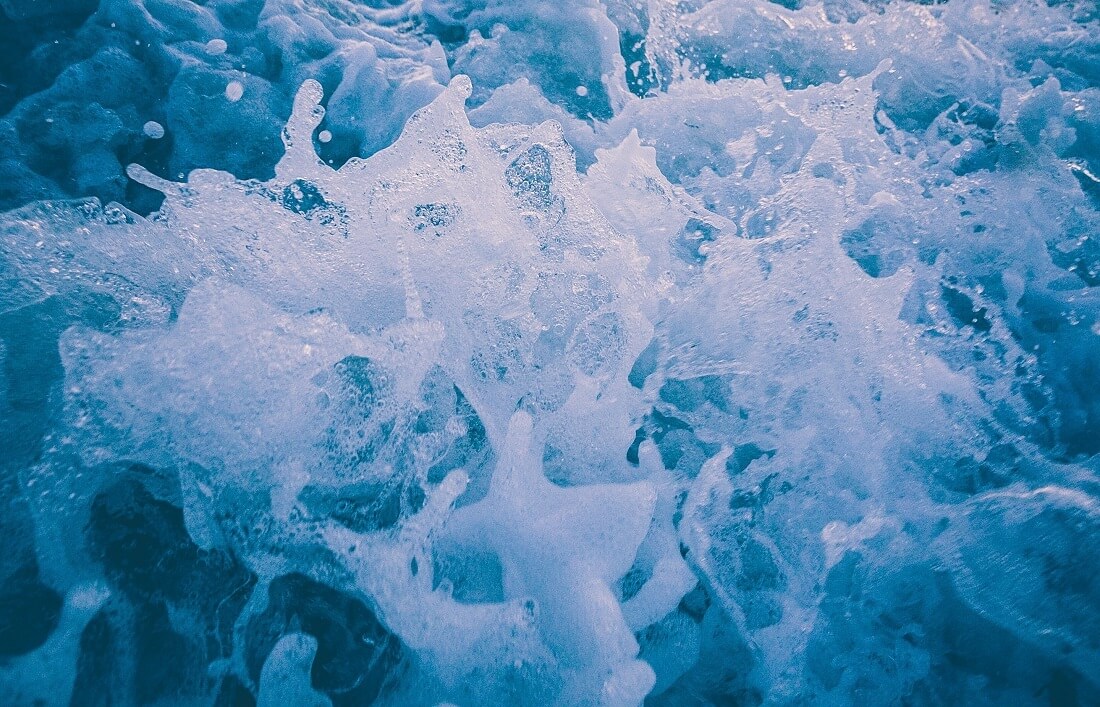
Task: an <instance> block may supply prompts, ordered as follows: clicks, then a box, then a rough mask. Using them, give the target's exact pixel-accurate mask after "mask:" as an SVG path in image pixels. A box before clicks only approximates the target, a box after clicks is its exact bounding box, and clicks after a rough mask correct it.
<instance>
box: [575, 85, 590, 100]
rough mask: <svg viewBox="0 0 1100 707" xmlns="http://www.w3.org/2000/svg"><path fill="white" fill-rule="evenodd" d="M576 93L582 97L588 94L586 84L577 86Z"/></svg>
mask: <svg viewBox="0 0 1100 707" xmlns="http://www.w3.org/2000/svg"><path fill="white" fill-rule="evenodd" d="M577 95H578V96H580V97H581V98H584V97H585V96H587V95H588V86H577Z"/></svg>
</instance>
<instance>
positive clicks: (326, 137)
mask: <svg viewBox="0 0 1100 707" xmlns="http://www.w3.org/2000/svg"><path fill="white" fill-rule="evenodd" d="M317 139H318V140H320V141H321V142H331V141H332V133H330V132H329V131H328V130H322V131H321V132H320V133H318V134H317Z"/></svg>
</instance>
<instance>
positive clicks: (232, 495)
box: [0, 0, 1100, 705]
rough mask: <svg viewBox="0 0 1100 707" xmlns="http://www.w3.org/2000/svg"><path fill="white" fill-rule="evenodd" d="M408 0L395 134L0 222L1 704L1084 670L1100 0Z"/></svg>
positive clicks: (690, 687)
mask: <svg viewBox="0 0 1100 707" xmlns="http://www.w3.org/2000/svg"><path fill="white" fill-rule="evenodd" d="M424 5H425V7H424V8H422V10H421V11H422V13H423V14H422V15H419V16H418V17H419V18H420V20H419V21H423V22H426V23H428V24H430V26H432V27H433V28H434V29H433V31H434V32H436V33H437V34H440V35H445V34H446V33H447V32H448V31H452V30H453V31H455V32H457V30H456V29H455V28H457V27H465V28H466V29H464V30H463V31H464V32H467V34H464V35H463V39H462V41H458V40H457V39H455V41H453V42H448V46H447V51H448V53H449V55H450V57H451V58H452V64H453V65H454V66H455V67H457V68H461V69H463V70H464V71H465V72H466V73H467V74H469V75H470V76H472V77H473V80H471V78H470V77H469V76H467V75H465V74H459V75H456V76H455V77H454V78H451V79H450V80H449V82H448V85H447V86H446V87H445V88H440V91H439V92H438V95H436V93H435V92H429V93H431V96H429V97H427V98H425V100H424V102H423V105H422V107H419V108H418V109H417V110H415V111H411V110H410V111H409V113H410V115H409V117H408V120H407V121H406V122H404V124H403V128H402V129H401V131H400V134H399V136H396V137H394V138H393V139H392V140H390V141H389V142H391V143H392V144H389V143H387V144H388V146H385V147H384V149H380V150H378V151H374V150H373V148H372V150H370V151H369V152H371V153H372V154H370V155H369V156H367V157H363V158H359V157H355V158H352V159H350V160H348V161H346V162H344V163H343V164H342V165H341V166H339V167H335V166H334V165H333V164H330V163H329V160H327V159H326V158H325V157H323V156H322V155H324V154H325V152H324V151H325V150H326V149H328V148H327V147H326V146H327V145H329V144H330V143H331V142H333V141H335V142H339V141H340V140H341V139H343V138H342V137H341V133H340V124H339V123H333V122H332V121H331V120H329V119H328V118H327V117H326V115H327V113H328V111H329V110H334V109H335V110H337V111H343V110H344V108H340V106H341V105H343V103H342V102H346V101H348V100H351V98H350V97H349V96H351V95H354V96H355V97H356V100H360V101H361V102H366V103H369V101H368V100H367V98H365V96H366V97H369V95H371V94H370V91H369V90H368V89H367V88H363V87H362V86H360V88H359V89H357V91H358V92H357V93H356V92H355V91H352V92H351V93H348V91H350V89H346V88H345V85H346V84H347V82H346V81H345V82H343V83H340V84H339V85H340V87H341V88H338V89H337V90H336V91H335V92H330V93H329V95H328V96H327V97H326V95H325V93H326V92H325V89H324V87H323V86H322V83H321V82H319V81H316V80H313V79H309V80H305V81H304V82H303V83H301V85H300V88H299V89H298V91H297V93H296V94H295V96H294V98H293V107H292V113H291V115H290V118H289V120H288V122H287V123H286V125H285V127H284V128H283V129H282V131H281V138H282V144H283V147H284V152H283V154H282V156H281V157H280V158H279V159H278V161H277V163H276V164H275V165H274V167H273V175H269V176H270V178H266V179H240V178H237V177H235V176H233V175H232V174H230V173H229V172H225V171H219V170H216V169H211V168H203V169H196V170H193V171H191V172H190V174H189V176H188V177H187V178H186V180H185V181H179V180H177V179H174V178H168V177H172V176H173V175H172V174H169V175H168V176H167V177H165V176H157V175H156V174H155V173H154V172H156V170H155V169H147V168H146V167H142V166H137V165H130V166H129V167H128V168H127V174H128V177H129V179H131V180H132V181H133V182H134V183H135V184H140V185H143V186H144V187H147V188H150V189H153V190H156V191H157V192H160V193H161V194H163V196H164V201H163V204H162V205H161V207H160V208H159V209H158V210H156V211H154V212H153V213H152V214H150V215H148V216H143V215H141V214H139V213H136V212H135V211H132V210H130V209H129V208H127V207H126V206H124V205H122V204H119V203H114V202H112V203H108V204H107V205H105V206H104V205H103V204H102V203H101V202H100V201H99V200H97V199H88V200H78V201H59V200H54V201H40V202H35V203H32V204H29V205H27V206H24V207H22V208H19V209H16V210H13V211H10V212H7V213H5V214H3V215H0V243H2V250H0V256H2V259H0V274H2V276H0V336H2V344H0V361H2V363H3V366H4V369H3V370H4V376H2V377H0V410H2V412H3V415H4V419H5V426H6V428H7V429H8V430H10V432H9V431H6V432H5V433H4V439H5V440H6V446H7V447H8V449H7V451H5V452H4V456H3V457H2V458H3V466H2V471H3V474H4V476H3V483H4V484H5V486H4V489H5V491H4V493H5V494H6V495H5V499H6V500H7V499H9V498H10V504H11V508H12V509H13V511H12V513H11V514H9V519H8V520H5V521H2V522H0V526H2V527H3V528H5V529H6V530H8V533H9V535H10V536H11V537H16V538H22V539H23V540H22V541H21V543H22V544H19V545H18V546H16V545H15V543H14V542H13V547H17V549H16V550H15V551H13V552H12V553H11V555H12V559H11V560H5V561H4V563H6V564H4V563H0V567H3V568H5V572H6V574H5V575H4V576H6V577H11V578H12V580H11V583H10V586H11V589H10V590H9V589H7V588H5V590H4V593H3V595H2V596H0V602H2V603H0V616H2V617H5V618H4V619H3V620H4V621H6V622H7V623H6V624H5V623H3V622H0V651H2V655H0V661H2V662H0V697H2V700H0V701H4V702H6V703H11V704H32V703H35V702H36V701H38V702H42V703H47V704H54V703H69V702H70V699H71V700H72V702H79V701H80V700H81V699H95V700H103V701H107V702H112V703H113V702H118V703H124V704H129V703H135V704H149V703H156V702H171V703H181V704H191V703H196V704H208V703H210V704H237V703H240V704H253V703H255V704H261V705H276V704H293V705H298V704H303V705H313V704H317V705H325V704H337V705H343V704H348V705H352V704H354V705H361V704H369V703H373V702H378V703H381V704H426V705H431V704H562V705H574V704H592V705H637V704H641V703H643V702H645V703H647V704H674V705H682V704H683V705H687V704H746V705H756V704H765V703H767V704H779V703H792V704H793V703H802V702H813V701H818V702H822V703H827V704H833V703H836V704H866V703H873V704H877V703H892V702H906V703H912V704H920V705H924V704H928V705H933V704H946V703H952V702H966V703H975V704H986V703H988V704H1088V703H1091V702H1095V701H1097V700H1100V672H1098V669H1097V666H1098V665H1100V642H1098V637H1100V608H1098V607H1100V579H1098V577H1100V556H1097V551H1096V547H1097V543H1096V541H1097V540H1098V539H1100V507H1098V506H1097V503H1098V500H1097V499H1098V498H1100V485H1098V476H1097V473H1098V472H1100V466H1098V461H1097V460H1098V459H1100V456H1098V453H1100V441H1098V440H1100V368H1098V367H1097V361H1098V360H1100V358H1098V357H1097V354H1098V353H1100V339H1098V338H1097V334H1096V331H1097V325H1098V322H1100V300H1097V297H1096V292H1095V286H1096V285H1097V284H1098V283H1100V271H1098V268H1100V260H1098V258H1100V250H1098V249H1097V245H1096V237H1097V233H1100V211H1098V202H1097V197H1096V194H1097V192H1096V186H1095V185H1096V179H1095V176H1094V175H1095V173H1096V164H1095V162H1096V154H1095V150H1094V148H1095V147H1096V144H1097V142H1096V140H1097V135H1100V133H1098V132H1097V131H1098V130H1100V112H1098V108H1100V102H1098V99H1097V95H1098V94H1097V91H1098V90H1100V89H1098V88H1097V85H1096V80H1097V76H1096V74H1095V71H1093V69H1092V68H1091V67H1092V64H1090V63H1088V62H1087V61H1085V60H1084V59H1083V58H1082V57H1093V58H1095V57H1098V56H1100V54H1098V53H1097V51H1096V50H1097V46H1100V45H1098V44H1097V42H1100V34H1098V32H1100V29H1098V27H1100V25H1098V24H1097V23H1098V19H1097V18H1096V17H1095V16H1094V14H1089V12H1088V8H1084V7H1078V5H1075V4H1074V3H1063V4H1060V5H1052V6H1049V7H1048V6H1047V5H1046V4H1042V5H1038V4H1034V3H1030V2H1020V3H1017V4H1012V3H1008V4H1004V5H1003V7H1002V6H1001V5H989V4H988V3H985V2H981V1H980V0H960V1H958V2H951V3H949V4H948V5H946V6H944V7H935V8H929V7H923V6H919V5H910V4H905V3H899V4H890V5H884V4H874V3H864V2H856V1H852V2H826V3H825V4H824V5H822V4H814V5H808V6H806V7H800V6H798V5H797V4H794V5H795V6H794V7H786V4H784V5H775V4H772V3H765V2H759V3H758V2H752V3H730V2H725V1H724V0H715V1H714V2H706V3H703V2H699V3H688V4H687V5H690V7H688V6H687V5H684V6H683V7H677V8H675V10H674V9H673V8H672V6H665V5H662V4H659V3H650V4H648V5H645V6H644V7H643V6H634V5H631V6H629V7H628V6H626V5H625V4H621V3H617V2H611V3H608V4H607V5H606V6H605V7H603V8H602V9H599V10H598V9H597V8H596V7H595V6H592V7H589V6H587V5H585V6H584V7H580V6H579V5H578V6H577V7H574V6H573V5H571V4H567V5H565V6H563V8H562V9H560V10H559V9H555V10H549V9H545V10H543V11H535V10H531V9H530V8H526V9H523V10H515V11H514V12H511V13H510V12H509V11H508V10H507V8H504V7H497V6H496V5H495V4H493V3H489V4H488V7H479V8H471V7H465V6H462V7H458V6H457V4H455V6H454V7H452V6H451V5H448V4H446V3H425V4H424ZM429 5H430V7H429ZM1024 5H1026V6H1027V8H1029V11H1031V10H1034V11H1035V12H1039V13H1041V16H1042V17H1043V18H1044V20H1043V21H1044V22H1046V21H1049V22H1050V23H1051V26H1057V27H1059V28H1060V30H1059V31H1060V32H1062V35H1058V36H1052V35H1051V33H1049V32H1045V31H1044V32H1040V31H1038V30H1036V29H1035V27H1037V26H1038V25H1037V22H1038V21H1037V20H1033V19H1029V18H1028V17H1027V16H1026V15H1025V14H1024V10H1023V9H1021V8H1022V6H1024ZM5 7H6V5H5ZM219 7H221V6H220V5H219ZM324 7H325V8H327V11H328V12H329V16H328V19H327V20H325V22H330V23H331V22H334V20H333V19H332V17H337V16H339V13H337V12H336V8H335V6H330V5H327V4H326V5H325V6H324ZM311 8H312V6H311ZM222 9H223V10H224V8H222ZM313 9H316V8H313ZM375 11H377V12H379V13H381V12H383V11H382V10H376V9H373V8H372V9H371V12H375ZM196 12H198V11H196ZM348 12H349V13H351V12H352V10H350V9H349V10H348ZM357 12H363V13H367V10H359V11H357ZM393 12H394V13H409V12H412V10H410V9H409V8H407V7H403V6H402V8H401V9H400V10H394V11H393ZM605 13H606V14H605ZM368 14H369V13H368ZM199 15H201V13H199ZM196 16H198V15H196ZM350 16H351V15H349V17H350ZM357 16H358V15H357ZM386 17H389V15H386ZM517 17H518V18H521V19H522V22H521V21H520V20H517V19H516V18H517ZM532 17H537V18H538V22H537V23H536V24H535V25H533V26H534V27H536V28H541V29H532V30H530V32H528V33H527V34H526V35H525V34H524V33H523V31H522V27H524V26H526V25H524V23H529V22H535V20H532V19H531V18H532ZM426 18H428V19H426ZM429 19H430V20H431V22H434V23H435V24H431V22H429V21H428V20H429ZM490 20H493V22H490ZM318 21H319V20H318ZM568 21H576V22H578V23H580V24H578V26H579V27H581V29H582V30H583V31H580V32H579V33H578V34H577V37H578V39H577V40H576V41H577V42H579V43H583V42H584V41H586V40H585V39H584V38H585V37H588V38H589V39H591V38H592V37H596V36H598V37H599V38H600V41H599V42H592V43H591V44H592V46H594V47H595V48H596V51H594V52H593V56H588V57H586V60H587V62H588V63H585V64H583V65H582V64H578V66H577V68H576V71H574V72H572V73H570V72H568V71H563V70H562V67H560V66H557V67H551V66H548V65H541V64H538V63H537V62H535V61H534V60H533V59H532V60H530V62H531V63H529V64H523V63H522V62H520V63H518V64H515V66H513V65H511V64H507V63H501V61H502V60H503V59H502V58H508V57H512V58H514V57H528V58H530V57H532V56H539V51H541V50H540V48H539V45H538V42H537V41H535V40H534V39H531V38H532V37H535V38H537V37H539V36H541V35H540V34H539V32H549V30H548V29H547V28H553V27H558V26H560V25H563V24H565V23H567V22H568ZM279 22H282V20H280V19H278V17H276V16H272V18H271V23H272V24H277V23H279ZM388 22H391V24H399V23H397V22H396V20H394V18H392V17H389V20H388ZM510 22H511V24H509V23H510ZM169 24H171V23H169ZM301 25H302V27H303V28H305V29H303V30H302V32H303V33H307V34H308V32H307V29H309V31H316V32H320V30H319V29H317V27H316V26H314V25H313V24H311V23H310V22H309V21H305V20H302V21H301ZM513 25H516V26H513ZM379 26H386V27H389V26H390V25H389V24H384V23H383V24H382V25H379ZM448 27H449V28H451V30H447V28H448ZM478 27H482V28H483V29H484V33H482V30H481V29H478ZM517 27H519V29H517ZM310 28H311V29H310ZM284 29H285V30H286V32H290V29H289V28H286V27H284ZM387 31H389V30H387ZM475 33H476V35H475ZM615 33H617V34H618V36H619V46H618V47H616V46H615V42H614V41H613V40H612V39H609V38H610V37H613V35H614V34H615ZM1055 34H1057V33H1055ZM589 35H591V36H589ZM279 36H283V35H279ZM447 36H450V35H447ZM525 36H527V37H528V39H530V42H529V43H525V42H524V40H523V37H525ZM914 37H920V39H913V38H914ZM229 39H230V40H232V36H230V37H229ZM194 41H195V42H198V40H197V39H196V40H194ZM303 41H305V40H304V39H303ZM410 41H411V40H410ZM1090 42H1091V43H1090ZM371 46H376V45H375V44H372V45H371ZM436 46H440V45H436ZM196 47H197V50H201V52H202V54H203V55H204V56H205V57H206V58H207V59H204V61H206V60H210V61H213V60H215V59H217V58H218V57H223V56H229V55H231V54H233V53H234V52H235V51H237V49H236V48H235V46H234V42H233V41H229V42H227V41H226V40H225V39H222V38H221V37H214V38H210V39H205V38H204V39H203V40H202V41H201V42H198V43H197V44H196ZM299 49H300V50H301V51H303V52H305V51H306V49H302V48H299ZM361 50H362V51H367V50H366V49H363V48H362V47H361ZM439 51H442V48H440V49H439ZM227 52H228V54H227ZM562 52H564V54H565V55H569V56H572V54H573V53H576V54H577V55H578V56H580V55H583V52H582V51H581V46H580V45H579V44H578V46H573V45H572V44H570V43H567V44H566V46H565V47H564V48H563V49H562ZM307 53H308V52H307ZM379 56H381V55H379ZM415 56H417V55H416V54H415V52H413V51H412V50H408V51H404V50H403V51H402V52H396V53H391V54H390V55H387V58H386V60H385V62H383V63H386V62H389V63H387V64H386V65H387V66H391V64H392V66H391V68H393V66H396V65H397V64H398V63H401V62H408V61H412V58H415ZM375 58H376V59H377V58H378V57H375ZM421 58H422V57H421ZM1007 59H1012V60H1013V61H1012V62H1009V61H1007ZM399 60H400V61H399ZM378 61H382V60H381V59H378ZM578 61H579V60H578ZM1006 62H1007V63H1006ZM367 65H373V64H371V63H370V62H367V63H365V64H364V66H367ZM401 65H402V66H403V67H404V69H403V70H411V69H410V66H408V65H406V64H401ZM306 66H307V63H302V64H301V65H299V66H298V68H297V69H296V71H298V72H299V73H301V72H306V73H308V70H307V69H306V68H302V67H306ZM432 66H435V65H434V64H432ZM509 66H513V68H507V67H509ZM436 68H437V69H438V68H439V67H436ZM440 70H442V69H440ZM234 72H236V70H232V71H230V70H228V69H227V70H226V71H225V72H223V74H219V75H218V81H217V82H215V83H212V84H211V87H212V88H211V89H210V91H209V95H208V96H207V97H208V98H210V100H215V99H216V100H218V101H221V102H230V103H236V102H244V103H247V102H248V101H251V100H253V94H254V93H255V92H256V91H257V90H261V91H262V90H263V89H262V87H260V88H257V87H258V86H259V84H256V83H254V82H251V80H250V79H249V78H248V77H246V76H244V75H243V73H242V75H240V76H238V74H237V73H234ZM456 73H457V71H456ZM497 74H500V75H497ZM296 75H297V74H296ZM433 76H435V74H433ZM223 79H224V80H223ZM427 80H428V79H427V78H425V77H423V76H421V77H420V78H417V79H415V81H427ZM434 80H435V79H434V78H433V79H432V82H434ZM363 81H368V80H367V79H366V78H364V79H363ZM409 82H414V79H409ZM329 83H331V81H330V82H329ZM368 83H369V81H368ZM429 83H431V82H429ZM215 84H216V85H215ZM347 85H350V84H347ZM357 85H358V84H357ZM364 85H365V84H364ZM409 85H411V83H405V84H402V86H403V87H407V86H409ZM424 85H427V84H424ZM582 89H583V90H582ZM395 90H396V91H397V92H398V93H400V92H401V91H402V90H404V88H398V89H395ZM409 90H412V89H409ZM418 95H419V94H418ZM352 112H353V113H354V111H352ZM341 115H344V114H343V113H342V114H341ZM362 117H363V118H364V119H366V118H367V117H369V116H367V115H365V114H364V115H363V116H362ZM390 117H392V116H390ZM144 121H145V118H144V117H143V118H142V120H141V121H139V123H138V124H139V125H141V124H142V123H143V122H144ZM166 125H167V128H166V127H165V125H162V123H161V122H157V121H152V120H149V121H148V122H144V127H143V128H140V129H141V130H143V131H144V134H145V135H146V136H147V137H148V138H150V139H156V140H158V141H159V140H167V139H170V138H172V136H173V125H174V123H173V122H172V120H169V121H168V122H167V124H166ZM150 126H151V127H150ZM368 132H369V130H368ZM345 137H346V136H345ZM372 144H374V143H372ZM319 152H320V155H319ZM9 565H10V566H11V567H13V568H15V569H13V570H12V571H7V569H6V568H7V567H8V566H9ZM13 607H14V609H13ZM9 616H11V617H16V618H7V617H9ZM20 622H21V623H20ZM9 626H10V627H9ZM70 696H71V698H70Z"/></svg>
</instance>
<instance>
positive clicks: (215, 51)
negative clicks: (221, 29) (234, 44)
mask: <svg viewBox="0 0 1100 707" xmlns="http://www.w3.org/2000/svg"><path fill="white" fill-rule="evenodd" d="M228 48H229V45H227V44H226V43H225V40H224V39H211V40H210V41H209V42H207V43H206V47H205V49H206V53H207V54H209V55H210V56H219V55H221V54H225V50H226V49H228Z"/></svg>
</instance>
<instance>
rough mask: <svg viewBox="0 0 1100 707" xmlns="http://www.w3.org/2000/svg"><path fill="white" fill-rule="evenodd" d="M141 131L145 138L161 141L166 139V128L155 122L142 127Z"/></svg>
mask: <svg viewBox="0 0 1100 707" xmlns="http://www.w3.org/2000/svg"><path fill="white" fill-rule="evenodd" d="M141 131H142V132H143V133H145V136H146V137H148V138H150V139H152V140H159V139H161V138H162V137H164V126H163V125H161V124H160V123H158V122H157V121H155V120H150V121H149V122H147V123H146V124H145V125H143V126H142V127H141Z"/></svg>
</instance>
